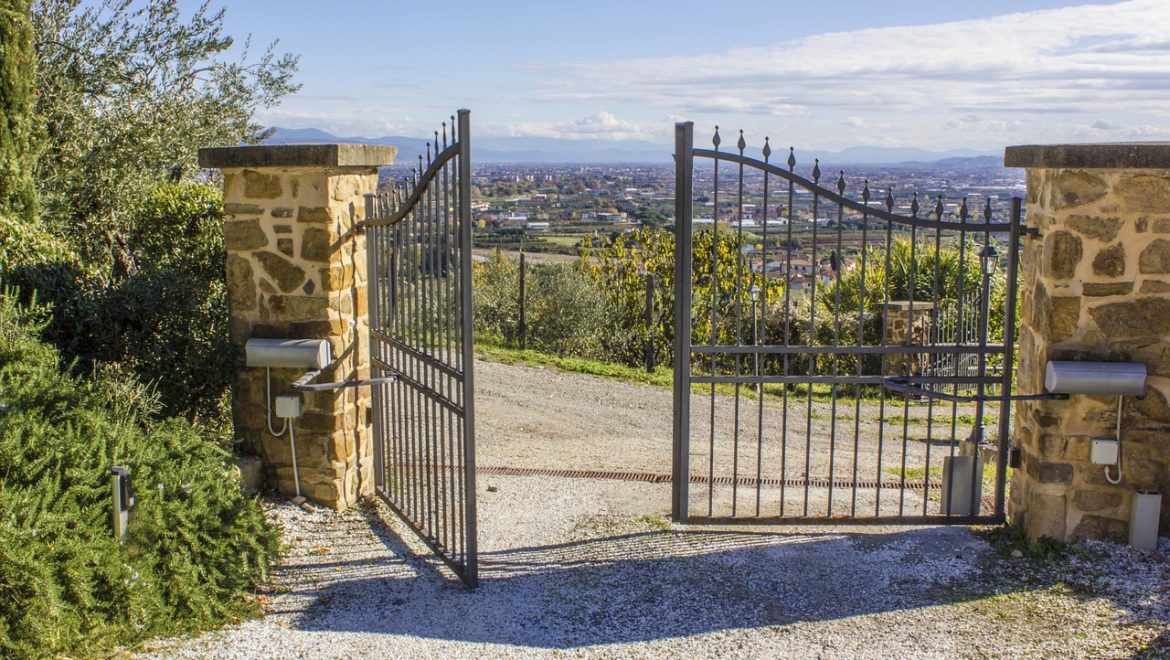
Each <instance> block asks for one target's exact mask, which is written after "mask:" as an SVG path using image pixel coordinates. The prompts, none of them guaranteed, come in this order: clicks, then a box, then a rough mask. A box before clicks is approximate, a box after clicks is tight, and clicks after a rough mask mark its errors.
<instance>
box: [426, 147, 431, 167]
mask: <svg viewBox="0 0 1170 660" xmlns="http://www.w3.org/2000/svg"><path fill="white" fill-rule="evenodd" d="M430 164H431V143H430V142H428V143H427V165H430Z"/></svg>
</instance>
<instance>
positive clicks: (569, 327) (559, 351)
mask: <svg viewBox="0 0 1170 660" xmlns="http://www.w3.org/2000/svg"><path fill="white" fill-rule="evenodd" d="M526 284H527V292H526V293H527V299H528V300H527V304H528V310H527V315H526V321H527V324H528V346H529V347H531V348H533V349H535V350H538V351H542V352H545V353H552V354H553V355H562V356H563V355H576V356H581V357H587V356H592V355H596V354H597V353H598V351H600V350H601V347H602V345H603V341H604V336H603V330H604V328H605V320H606V312H607V308H606V305H605V300H604V299H603V298H602V297H601V292H600V291H599V290H598V289H597V287H596V286H595V285H594V284H593V282H592V280H590V279H589V278H588V277H586V276H585V275H583V274H582V273H581V272H580V271H579V270H577V269H576V268H574V267H573V266H572V265H570V264H541V265H537V266H534V267H532V269H531V270H530V271H529V273H528V281H527V283H526Z"/></svg>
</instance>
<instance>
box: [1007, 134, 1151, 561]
mask: <svg viewBox="0 0 1170 660" xmlns="http://www.w3.org/2000/svg"><path fill="white" fill-rule="evenodd" d="M1005 164H1007V165H1008V166H1009V167H1010V166H1015V167H1025V168H1027V199H1026V210H1027V224H1028V225H1029V226H1030V227H1034V228H1036V229H1038V230H1039V235H1038V236H1032V237H1027V238H1025V239H1024V249H1023V252H1022V255H1021V280H1020V281H1021V284H1020V309H1019V313H1020V326H1019V340H1018V347H1017V356H1018V361H1019V367H1018V370H1017V381H1016V382H1017V390H1018V392H1020V393H1024V394H1032V393H1040V392H1043V391H1044V371H1045V367H1046V366H1047V364H1048V362H1049V361H1050V360H1089V361H1123V362H1140V363H1142V364H1145V365H1146V367H1147V370H1148V372H1149V374H1150V378H1149V380H1148V384H1147V388H1146V393H1145V396H1144V397H1142V398H1134V397H1127V398H1126V399H1125V401H1124V408H1123V410H1122V418H1121V451H1122V462H1121V467H1122V473H1123V480H1122V482H1121V484H1120V485H1113V484H1111V483H1109V482H1108V481H1107V480H1106V478H1105V472H1104V468H1103V467H1102V466H1101V465H1094V464H1092V463H1091V462H1090V461H1089V449H1090V441H1091V439H1092V438H1095V437H1101V438H1111V437H1113V436H1114V435H1115V429H1116V422H1117V397H1114V396H1086V395H1073V396H1072V397H1071V398H1070V399H1069V400H1067V401H1033V402H1020V403H1018V404H1017V405H1016V407H1015V416H1014V417H1015V420H1014V432H1013V441H1014V443H1015V445H1016V446H1018V447H1019V448H1020V451H1021V459H1022V464H1021V468H1020V469H1017V470H1015V471H1014V472H1013V475H1012V484H1011V501H1010V503H1009V511H1010V516H1011V520H1012V522H1013V523H1016V524H1020V525H1022V526H1023V527H1024V528H1025V530H1026V531H1027V533H1028V536H1029V538H1030V539H1032V540H1035V539H1037V538H1040V537H1042V536H1048V537H1052V538H1055V539H1059V540H1065V541H1070V540H1076V539H1081V538H1105V539H1111V540H1115V541H1120V542H1124V541H1125V540H1126V539H1127V537H1128V530H1129V515H1130V507H1131V503H1132V496H1133V493H1134V491H1135V490H1157V491H1161V492H1162V493H1165V494H1170V404H1168V403H1167V401H1168V400H1170V145H1163V144H1145V145H1068V146H1060V147H1010V148H1009V149H1008V150H1007V157H1006V158H1005ZM1161 533H1162V534H1168V533H1170V507H1166V508H1163V510H1162V515H1161Z"/></svg>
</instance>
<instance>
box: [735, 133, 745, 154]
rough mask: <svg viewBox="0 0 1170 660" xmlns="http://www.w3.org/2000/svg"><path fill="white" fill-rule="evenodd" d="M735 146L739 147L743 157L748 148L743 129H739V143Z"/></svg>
mask: <svg viewBox="0 0 1170 660" xmlns="http://www.w3.org/2000/svg"><path fill="white" fill-rule="evenodd" d="M735 146H737V147H739V153H740V155H743V150H744V149H745V148H746V147H747V142H746V141H744V139H743V129H742V128H741V129H739V142H737V143H736V144H735Z"/></svg>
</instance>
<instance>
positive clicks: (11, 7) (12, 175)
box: [0, 0, 37, 222]
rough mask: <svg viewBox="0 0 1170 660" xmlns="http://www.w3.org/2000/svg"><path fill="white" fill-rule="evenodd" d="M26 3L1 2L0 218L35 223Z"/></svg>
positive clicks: (29, 27)
mask: <svg viewBox="0 0 1170 660" xmlns="http://www.w3.org/2000/svg"><path fill="white" fill-rule="evenodd" d="M30 5H31V0H0V212H7V213H9V214H11V215H13V216H14V217H16V218H18V219H20V220H25V221H28V222H32V221H34V220H35V219H36V213H37V196H36V188H35V186H34V179H33V168H34V165H35V161H36V154H35V153H34V139H33V137H34V132H35V124H34V121H33V105H34V101H35V98H34V94H33V76H34V73H35V61H36V50H35V49H34V47H33V28H32V19H31V17H30V14H29V11H30Z"/></svg>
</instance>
